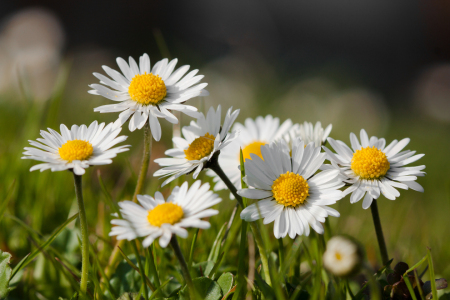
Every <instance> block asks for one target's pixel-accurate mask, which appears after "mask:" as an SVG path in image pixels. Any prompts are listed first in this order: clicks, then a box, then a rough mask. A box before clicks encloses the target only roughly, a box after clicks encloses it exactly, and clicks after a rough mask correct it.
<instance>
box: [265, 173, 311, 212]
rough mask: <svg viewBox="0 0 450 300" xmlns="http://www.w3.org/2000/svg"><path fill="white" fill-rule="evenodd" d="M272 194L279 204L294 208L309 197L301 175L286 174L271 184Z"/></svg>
mask: <svg viewBox="0 0 450 300" xmlns="http://www.w3.org/2000/svg"><path fill="white" fill-rule="evenodd" d="M272 193H273V197H274V198H275V200H276V201H277V202H278V203H279V204H282V205H284V206H286V207H287V206H292V207H296V206H298V205H300V204H302V203H303V202H305V199H306V197H308V196H309V185H308V183H307V182H306V180H305V179H304V178H303V177H302V176H301V175H298V174H294V173H292V172H286V173H285V174H281V175H280V177H278V178H277V180H275V181H274V182H273V184H272Z"/></svg>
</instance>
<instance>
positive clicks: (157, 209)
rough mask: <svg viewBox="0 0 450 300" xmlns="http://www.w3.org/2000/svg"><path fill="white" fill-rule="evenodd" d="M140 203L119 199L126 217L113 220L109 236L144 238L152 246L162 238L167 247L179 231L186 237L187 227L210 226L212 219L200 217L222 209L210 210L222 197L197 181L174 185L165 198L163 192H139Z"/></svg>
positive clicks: (206, 227) (179, 233) (213, 213)
mask: <svg viewBox="0 0 450 300" xmlns="http://www.w3.org/2000/svg"><path fill="white" fill-rule="evenodd" d="M137 198H138V200H139V203H140V204H141V205H139V204H136V203H134V202H132V201H122V202H119V206H120V211H121V214H122V217H123V219H114V220H112V221H111V224H113V225H116V226H114V227H112V229H111V232H110V233H109V235H110V236H117V239H119V240H122V239H127V240H129V241H130V240H133V239H135V238H138V237H145V239H144V241H143V243H142V245H143V246H144V247H148V246H150V245H151V244H152V243H153V241H154V240H155V239H157V238H159V237H160V239H159V245H160V246H161V247H163V248H165V247H166V246H167V245H168V244H169V242H170V239H171V237H172V235H173V234H176V235H177V236H179V237H182V238H186V237H187V235H188V232H187V230H186V229H185V228H188V227H195V228H201V229H208V228H209V227H210V224H209V222H207V221H202V220H200V219H201V218H206V217H211V216H214V215H217V214H218V213H219V211H217V210H215V209H210V207H212V206H214V205H216V204H217V203H219V202H220V201H222V199H220V198H219V197H218V196H217V195H216V194H214V193H213V192H212V191H210V188H209V183H205V184H203V185H201V182H200V180H197V181H196V182H194V183H193V184H192V186H191V187H190V188H188V184H187V182H185V183H183V185H181V187H178V186H177V187H175V188H174V189H173V191H172V194H171V195H170V196H169V197H168V198H167V201H164V197H163V195H162V194H161V193H160V192H156V193H155V198H153V197H151V196H148V195H138V196H137Z"/></svg>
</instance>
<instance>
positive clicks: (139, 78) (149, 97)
mask: <svg viewBox="0 0 450 300" xmlns="http://www.w3.org/2000/svg"><path fill="white" fill-rule="evenodd" d="M128 94H130V97H131V99H132V100H133V101H136V102H138V103H141V104H143V105H149V104H152V105H156V104H158V103H159V102H161V100H162V99H163V98H164V97H165V96H166V95H167V89H166V84H165V83H164V81H163V80H162V79H161V77H159V75H153V74H152V73H150V74H147V72H145V73H144V74H142V75H140V74H138V75H135V76H134V77H133V79H132V80H131V83H130V87H129V88H128Z"/></svg>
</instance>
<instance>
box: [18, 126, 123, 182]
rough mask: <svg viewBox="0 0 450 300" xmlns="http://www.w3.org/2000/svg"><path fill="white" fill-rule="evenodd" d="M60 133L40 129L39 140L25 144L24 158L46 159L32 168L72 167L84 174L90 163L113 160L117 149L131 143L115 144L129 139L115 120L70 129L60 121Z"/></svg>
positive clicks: (53, 168)
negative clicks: (122, 133)
mask: <svg viewBox="0 0 450 300" xmlns="http://www.w3.org/2000/svg"><path fill="white" fill-rule="evenodd" d="M60 130H61V134H59V133H58V132H56V131H55V130H53V129H50V128H48V132H47V131H44V130H41V136H42V137H43V138H42V139H41V138H38V139H37V142H36V141H31V140H30V141H29V142H30V144H31V146H34V147H36V148H32V147H25V150H26V151H25V152H24V153H23V154H24V155H25V156H24V157H22V159H34V160H40V161H43V162H44V163H43V164H38V165H35V166H33V167H31V169H30V171H34V170H41V172H42V171H44V170H47V169H51V170H52V171H53V172H54V171H63V170H68V169H73V172H74V173H75V174H76V175H83V174H84V173H85V170H84V169H86V168H88V167H89V166H90V165H91V166H92V165H106V164H110V163H112V160H111V158H113V157H116V155H117V154H118V153H121V152H124V151H128V150H129V149H128V147H130V145H125V146H119V147H116V148H112V149H111V147H113V146H115V145H117V144H118V143H121V142H123V141H125V140H126V139H127V137H126V136H123V135H122V136H119V137H118V135H119V133H120V131H121V130H122V128H121V127H116V126H114V124H113V123H110V124H108V125H107V126H106V127H105V123H101V124H98V123H97V121H94V122H92V123H91V125H89V127H86V125H81V126H78V125H72V128H71V129H70V130H69V129H68V128H67V127H66V125H64V124H61V126H60Z"/></svg>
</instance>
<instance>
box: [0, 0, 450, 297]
mask: <svg viewBox="0 0 450 300" xmlns="http://www.w3.org/2000/svg"><path fill="white" fill-rule="evenodd" d="M78 2H79V3H78ZM78 2H77V4H73V3H72V4H64V3H56V2H53V1H42V3H41V5H40V6H39V7H36V6H30V3H29V2H27V1H2V3H1V4H0V8H2V9H0V11H1V13H0V22H1V26H0V178H1V180H0V201H2V202H1V203H4V201H6V200H8V191H10V190H12V194H11V195H10V201H9V203H8V205H7V207H6V215H5V216H4V217H3V218H2V219H1V220H0V222H1V223H0V249H2V250H3V251H8V252H11V253H12V254H13V261H12V263H13V265H14V264H16V263H17V262H19V261H20V259H22V258H23V257H24V256H25V255H26V254H28V253H29V252H30V251H31V249H34V247H35V246H36V245H35V244H34V243H35V242H33V239H32V238H30V233H29V231H27V230H26V229H25V228H24V226H23V225H20V224H19V223H18V222H17V220H16V221H15V220H13V218H12V217H11V216H15V217H17V218H18V219H20V220H21V221H23V222H24V223H25V224H27V225H29V226H30V227H31V228H32V229H33V230H35V231H36V232H39V233H42V234H43V235H48V234H50V233H51V232H52V231H53V230H54V229H55V228H56V227H57V226H59V225H60V224H62V223H63V222H64V221H65V220H66V219H67V217H68V216H69V215H72V214H74V213H75V212H76V210H77V207H76V200H75V195H74V191H73V182H72V176H71V174H70V173H69V172H58V173H52V172H50V171H46V172H44V173H42V174H39V172H33V173H30V172H29V171H28V170H29V168H30V167H31V166H32V165H34V164H36V162H33V161H25V160H21V159H20V158H21V152H22V151H23V148H24V147H26V146H28V142H27V140H29V139H33V140H34V139H36V138H38V137H39V130H41V129H46V128H47V127H52V128H55V129H58V128H59V124H61V123H64V124H66V125H68V126H70V125H72V124H89V123H91V122H92V121H93V120H98V121H99V122H111V121H114V120H115V118H116V117H117V114H114V113H112V114H98V113H94V112H93V109H94V108H95V107H97V106H100V105H104V104H109V102H110V101H109V100H107V99H104V98H102V97H99V96H97V97H96V96H92V95H90V94H88V93H87V90H88V89H89V88H88V86H87V85H88V84H90V83H94V82H97V80H96V78H95V77H94V76H93V75H92V72H102V69H101V66H102V65H104V64H105V65H108V66H110V67H112V68H116V63H115V58H116V57H117V56H122V57H128V56H129V55H132V56H133V57H134V58H137V57H138V56H139V55H142V53H143V52H147V53H149V54H150V57H151V61H152V63H155V62H156V61H157V60H159V59H161V58H163V57H172V58H174V57H178V58H179V64H178V66H181V65H183V64H190V65H191V68H192V69H195V68H199V69H200V73H201V74H204V75H205V78H204V80H203V81H204V82H208V83H209V86H208V87H207V89H208V90H209V92H210V93H211V95H210V96H209V97H205V98H201V99H198V98H197V99H193V100H190V101H189V104H191V105H195V106H197V107H199V108H200V109H201V110H205V108H206V109H207V108H208V107H209V106H210V105H213V106H217V105H218V104H221V105H222V107H223V108H228V107H229V106H233V107H234V108H240V109H241V113H240V115H239V117H238V120H237V121H238V122H244V120H245V118H247V117H250V118H255V117H257V116H259V115H266V114H272V115H273V116H276V117H278V118H280V120H281V121H283V120H285V119H287V118H290V119H291V120H292V121H293V122H303V121H310V122H313V123H315V122H316V121H321V122H322V124H323V125H324V126H326V125H327V124H329V123H332V124H333V130H332V132H331V135H330V136H331V137H333V138H335V139H340V140H342V141H344V142H346V143H349V133H350V132H355V133H357V134H358V133H359V131H360V129H361V128H364V129H366V130H367V132H368V133H369V135H376V136H379V137H385V138H386V140H387V142H390V141H391V140H393V139H402V138H404V137H410V138H411V142H410V144H409V145H408V147H407V148H408V149H411V150H416V151H417V152H418V153H425V157H424V158H422V159H421V160H420V161H419V162H418V163H417V164H425V165H426V170H425V171H426V172H427V175H426V176H425V177H424V178H419V180H418V182H419V183H420V184H422V185H423V186H424V188H425V193H423V194H422V193H418V192H415V191H401V196H400V197H399V198H398V199H397V200H396V201H390V200H387V199H386V198H384V197H380V199H379V208H380V210H381V211H380V214H381V222H382V225H383V229H384V232H385V237H386V240H387V247H388V251H389V254H390V256H391V257H394V258H395V261H406V262H407V263H409V264H410V265H412V264H413V263H415V262H417V261H418V260H419V259H420V258H422V257H423V256H424V255H425V254H426V247H431V249H432V254H433V257H434V261H435V271H436V273H437V276H438V277H439V276H442V277H445V278H447V279H449V278H450V264H449V263H450V243H449V242H448V237H447V232H448V227H449V226H450V221H449V218H448V215H449V213H450V201H449V200H450V199H449V198H450V197H449V196H450V194H449V193H450V179H449V177H448V173H449V172H448V170H449V167H450V159H449V158H448V152H449V149H450V141H449V139H448V137H449V134H450V64H449V62H448V60H449V58H450V53H449V49H450V38H449V32H450V26H448V25H449V24H448V22H449V21H448V20H450V18H449V17H448V16H449V15H450V6H449V5H448V4H446V3H444V2H442V1H427V2H424V1H417V2H415V1H412V2H411V1H397V2H396V3H391V4H387V3H385V4H380V3H379V2H377V1H365V3H359V2H357V1H348V2H346V3H339V4H337V3H334V1H326V0H322V1H318V2H317V3H315V4H313V3H309V4H306V3H303V4H288V3H283V4H281V3H277V4H274V3H270V2H268V1H261V2H256V1H250V2H248V3H246V4H243V3H240V2H236V1H227V2H226V3H210V2H207V1H206V0H205V1H198V2H195V3H192V4H189V5H188V4H186V3H183V2H181V1H175V2H171V3H165V2H160V1H154V2H148V3H147V2H145V3H144V2H143V1H142V2H140V1H138V2H137V3H135V4H134V6H133V7H129V6H126V5H125V4H124V3H120V4H117V5H114V6H113V5H109V4H108V2H103V1H98V2H95V3H94V4H92V7H90V9H88V10H85V7H86V6H87V1H78ZM83 5H84V6H83ZM102 73H103V72H102ZM181 121H182V124H183V125H186V124H187V123H188V122H189V121H190V118H189V117H187V116H183V117H182V120H181ZM161 124H162V126H163V135H162V140H161V142H159V143H155V142H154V143H153V148H152V160H153V159H155V158H158V157H163V156H164V151H165V150H166V149H167V148H170V147H171V135H172V126H171V125H170V124H169V123H168V122H166V121H164V120H163V121H161ZM58 130H59V129H58ZM123 134H124V135H128V136H129V139H128V141H127V143H128V144H131V145H132V148H131V151H129V152H126V153H123V154H120V155H119V156H118V157H117V158H116V159H115V160H114V163H113V164H112V165H108V166H101V167H95V168H90V169H88V170H87V172H86V175H85V176H84V179H83V183H84V188H85V190H84V191H85V201H86V206H87V208H86V209H87V213H88V221H89V227H90V230H91V231H92V235H91V238H92V239H93V240H95V236H96V235H97V238H98V239H100V240H101V239H102V238H104V241H105V242H104V243H103V242H101V243H99V244H98V249H97V250H98V251H99V253H100V254H99V255H100V257H99V259H100V260H103V261H104V260H106V259H107V257H108V253H109V250H108V251H104V253H105V254H104V257H102V256H101V255H102V252H103V249H104V248H105V249H107V247H110V245H111V244H112V241H111V239H110V238H109V237H108V236H107V234H108V232H109V225H108V224H109V222H108V219H109V214H110V213H111V211H110V209H109V208H108V206H107V205H106V204H105V202H104V195H103V194H102V191H101V189H100V185H99V181H98V174H99V173H100V174H101V176H102V178H103V180H104V182H105V184H106V186H107V189H108V191H109V192H110V193H111V195H112V197H113V199H114V200H115V201H120V200H124V199H130V198H131V196H132V193H133V190H134V184H135V180H136V173H137V171H138V169H139V164H140V159H141V151H142V149H141V148H142V132H141V131H136V132H132V133H131V132H129V131H128V128H127V127H126V126H125V128H124V129H123ZM156 170H157V165H156V164H154V163H153V162H152V163H151V166H150V170H149V174H148V177H147V178H148V179H147V182H146V192H147V193H151V194H153V193H154V191H155V190H157V188H158V187H159V185H160V183H161V182H162V180H158V179H156V178H153V177H152V174H153V172H154V171H156ZM202 179H203V180H210V179H209V178H207V177H206V176H203V177H202ZM189 180H191V179H189ZM14 182H15V184H14V185H13V183H14ZM11 187H12V189H11ZM163 190H164V191H165V192H166V193H167V192H169V188H165V189H163ZM221 196H222V197H223V199H224V200H223V202H222V203H221V204H220V205H219V206H220V211H221V212H223V214H221V215H220V216H217V217H214V218H212V219H211V223H212V225H213V226H212V228H211V229H210V230H208V231H205V232H202V233H201V234H200V236H199V238H203V240H201V242H202V243H204V244H205V245H211V243H212V241H213V239H214V237H215V235H216V234H217V232H218V230H219V229H220V227H221V225H222V224H223V222H225V221H226V220H227V219H228V216H229V213H228V211H231V210H232V208H233V207H234V205H235V203H234V202H231V201H230V200H229V199H228V193H226V192H223V193H221ZM361 205H362V204H361V203H357V204H353V205H350V203H349V197H347V198H344V199H342V200H341V201H339V203H338V204H336V205H335V206H334V208H336V209H337V210H338V211H339V212H340V213H341V217H340V218H337V219H336V218H333V219H331V228H332V230H333V233H343V234H349V235H351V236H354V237H355V238H357V239H358V240H360V241H361V242H362V243H363V244H364V246H365V249H366V252H367V257H368V259H369V262H370V263H371V264H372V265H373V266H376V265H377V261H379V259H378V245H377V243H376V236H375V232H374V228H373V224H372V220H371V216H370V211H368V210H363V209H362V207H361ZM72 227H73V226H72ZM71 235H72V236H71ZM191 237H192V235H190V237H189V238H191ZM187 245H188V241H186V242H183V243H182V246H183V247H185V249H187V248H186V247H187ZM54 247H55V249H59V251H60V252H61V253H63V254H64V257H66V259H67V260H68V261H70V262H72V263H73V264H74V265H77V264H79V251H78V249H77V243H76V236H75V240H74V235H73V231H68V232H67V233H66V234H65V235H64V236H61V237H60V238H58V240H57V241H56V243H55V246H54ZM234 247H235V249H234ZM232 248H233V249H234V250H233V249H231V250H230V251H237V246H232ZM198 251H199V253H198V255H199V256H202V255H203V256H205V255H207V253H208V251H209V249H201V248H199V250H198ZM41 260H42V259H41ZM226 260H228V263H229V264H232V263H233V255H229V256H228V257H227V258H226ZM40 263H41V264H43V262H42V261H40V260H39V259H38V260H37V262H36V263H35V264H34V265H31V266H30V267H29V271H26V272H28V274H26V276H25V278H26V280H28V281H29V282H32V281H33V279H32V278H38V277H39V276H40V275H39V274H38V273H39V272H47V273H48V274H47V273H45V274H46V275H45V276H50V277H49V279H52V280H60V281H61V283H60V286H61V288H62V289H63V287H64V286H66V285H67V282H63V281H64V280H63V279H61V278H56V277H55V278H51V276H56V275H55V274H56V273H51V272H50V271H48V270H46V271H43V270H42V266H40V265H39V264H40ZM40 268H41V269H40ZM55 268H56V267H55ZM52 280H48V281H42V282H41V281H39V282H37V281H36V282H34V287H33V288H36V290H39V291H42V290H45V286H39V287H36V285H38V284H44V285H45V283H44V282H47V283H46V284H48V285H49V286H52V288H55V286H53V281H52ZM32 286H33V284H32ZM62 293H64V292H62Z"/></svg>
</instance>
